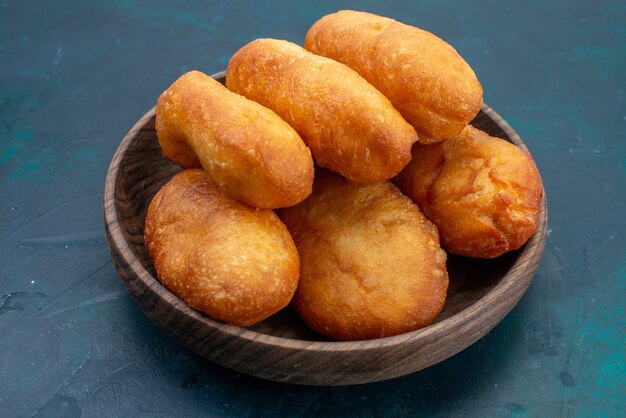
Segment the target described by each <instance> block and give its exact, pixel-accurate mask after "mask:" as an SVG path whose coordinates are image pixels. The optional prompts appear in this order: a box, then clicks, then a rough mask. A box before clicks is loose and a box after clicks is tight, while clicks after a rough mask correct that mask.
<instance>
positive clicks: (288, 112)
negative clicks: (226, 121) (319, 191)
mask: <svg viewBox="0 0 626 418" xmlns="http://www.w3.org/2000/svg"><path fill="white" fill-rule="evenodd" d="M226 86H227V87H228V88H229V89H231V90H232V91H234V92H237V93H239V94H242V95H244V96H246V97H248V98H250V99H252V100H255V101H257V102H259V103H261V104H262V105H264V106H267V107H269V108H270V109H272V110H274V111H275V112H276V113H278V114H279V115H280V116H281V117H282V118H283V119H284V120H286V121H287V122H288V123H289V124H290V125H291V126H293V127H294V128H295V129H296V131H298V133H299V134H300V135H301V136H302V139H304V141H305V142H306V144H307V145H308V146H309V147H310V148H311V152H312V153H313V156H314V157H315V159H316V161H317V163H318V165H320V166H322V167H327V168H329V169H331V170H333V171H336V172H338V173H341V174H342V175H343V176H345V177H346V178H347V179H348V180H350V181H351V182H354V183H372V182H376V181H380V180H385V179H389V178H391V177H393V176H395V175H396V174H397V173H398V172H399V171H400V170H401V169H402V168H403V167H404V166H405V165H406V164H407V163H408V161H409V159H410V158H411V145H412V144H413V143H414V142H415V141H416V140H417V135H416V133H415V130H414V129H413V128H412V127H411V125H409V124H408V123H407V122H406V121H405V120H404V119H403V118H402V116H401V115H400V113H398V111H397V110H396V109H394V108H393V106H392V105H391V103H390V102H389V100H387V98H385V97H384V96H383V95H382V94H381V93H380V92H379V91H378V90H376V89H375V88H374V87H372V85H370V84H369V83H368V82H367V81H365V80H364V79H363V78H362V77H361V76H359V75H358V74H357V73H356V72H355V71H353V70H351V69H350V68H348V67H346V66H345V65H343V64H340V63H338V62H336V61H333V60H330V59H327V58H324V57H320V56H317V55H314V54H311V53H310V52H307V51H306V50H304V49H303V48H301V47H300V46H298V45H296V44H293V43H290V42H287V41H280V40H275V39H257V40H256V41H253V42H250V43H249V44H248V45H246V46H244V47H243V48H241V49H240V50H239V51H237V53H235V55H233V57H232V58H231V60H230V63H229V64H228V70H227V73H226Z"/></svg>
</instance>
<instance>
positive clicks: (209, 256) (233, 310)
mask: <svg viewBox="0 0 626 418" xmlns="http://www.w3.org/2000/svg"><path fill="white" fill-rule="evenodd" d="M145 242H146V246H147V247H148V250H149V252H150V257H151V258H152V261H153V262H154V267H155V269H156V272H157V275H158V277H159V279H160V280H161V282H162V283H163V285H164V286H165V287H167V288H168V289H169V290H171V291H172V292H173V293H174V294H176V295H177V296H178V297H180V298H181V299H183V300H184V301H185V302H186V303H187V304H188V305H189V306H191V307H192V308H194V309H197V310H198V311H200V312H203V313H205V314H206V315H208V316H210V317H211V318H214V319H217V320H220V321H224V322H227V323H230V324H234V325H238V326H242V327H243V326H248V325H252V324H254V323H256V322H259V321H261V320H263V319H265V318H267V317H268V316H270V315H272V314H273V313H275V312H277V311H279V310H280V309H282V308H283V307H285V306H286V305H287V304H288V303H289V301H290V300H291V297H292V295H293V293H294V291H295V289H296V286H297V283H298V268H299V258H298V253H297V251H296V247H295V246H294V243H293V240H292V239H291V236H290V235H289V232H288V231H287V229H286V228H285V225H283V223H282V222H281V221H280V220H279V219H278V217H277V216H276V215H275V214H274V212H272V211H271V210H268V209H264V210H261V209H254V208H251V207H250V206H247V205H244V204H242V203H239V202H237V201H236V200H233V199H230V198H229V197H227V196H226V195H224V193H223V192H222V191H221V190H220V189H219V188H218V187H217V186H216V185H215V184H214V183H213V181H211V179H210V178H209V176H208V174H207V173H205V172H204V171H203V170H200V169H193V170H185V171H183V172H181V173H179V174H177V175H176V176H174V177H173V178H172V179H171V180H170V181H169V182H168V183H167V184H165V186H163V188H161V190H159V192H158V193H157V194H156V195H155V196H154V199H153V200H152V202H151V203H150V206H149V208H148V213H147V215H146V227H145Z"/></svg>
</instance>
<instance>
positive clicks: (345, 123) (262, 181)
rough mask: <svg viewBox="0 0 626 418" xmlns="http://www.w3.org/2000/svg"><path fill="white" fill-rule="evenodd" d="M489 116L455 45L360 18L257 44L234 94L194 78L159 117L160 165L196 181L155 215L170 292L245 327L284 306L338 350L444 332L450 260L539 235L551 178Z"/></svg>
mask: <svg viewBox="0 0 626 418" xmlns="http://www.w3.org/2000/svg"><path fill="white" fill-rule="evenodd" d="M481 105H482V87H481V85H480V83H479V82H478V80H477V79H476V76H475V74H474V72H473V71H472V69H471V68H470V66H469V65H468V64H467V63H466V62H465V61H464V60H463V58H461V57H460V56H459V54H458V53H457V52H456V51H455V50H454V49H453V48H452V47H451V46H450V45H448V44H447V43H446V42H444V41H443V40H441V39H439V38H438V37H436V36H435V35H433V34H431V33H429V32H426V31H423V30H421V29H418V28H416V27H413V26H409V25H405V24H402V23H399V22H397V21H395V20H392V19H388V18H385V17H381V16H376V15H373V14H369V13H362V12H355V11H340V12H338V13H334V14H331V15H328V16H325V17H323V18H322V19H320V20H319V21H318V22H316V23H315V24H314V25H313V26H312V27H311V28H310V30H309V32H308V33H307V35H306V40H305V43H304V48H302V47H300V46H298V45H296V44H293V43H290V42H287V41H284V40H275V39H257V40H255V41H253V42H251V43H249V44H247V45H245V46H244V47H243V48H241V49H240V50H239V51H238V52H236V53H235V54H234V56H233V57H232V58H231V60H230V63H229V65H228V69H227V72H226V86H223V85H221V84H220V83H218V82H217V81H215V80H214V79H212V78H211V77H209V76H206V75H204V74H202V73H200V72H197V71H192V72H190V73H187V74H185V75H183V76H182V77H180V78H179V79H178V80H177V81H176V82H175V83H174V84H172V85H171V86H170V87H169V88H168V89H167V90H166V91H165V92H164V93H163V94H162V95H161V96H160V98H159V100H158V103H157V108H156V129H157V137H158V140H159V143H160V145H161V148H162V151H163V156H164V157H165V158H168V159H169V160H171V161H172V162H174V163H175V164H178V165H180V166H181V167H183V168H184V169H186V170H184V171H182V172H181V173H179V174H177V175H175V176H174V177H173V178H172V179H171V180H170V181H169V182H168V183H167V184H165V186H163V188H162V189H161V190H160V191H159V192H158V193H157V194H156V195H155V197H154V199H153V200H152V202H151V204H150V206H149V208H148V212H147V215H146V224H145V241H146V245H147V247H148V250H149V253H150V256H151V258H152V260H153V262H154V266H155V269H156V272H157V275H158V277H159V279H160V280H161V282H162V283H163V284H164V285H165V286H166V287H167V288H169V289H170V290H171V291H172V292H174V293H175V294H176V295H178V296H179V297H180V298H181V299H183V300H184V301H185V302H186V303H187V304H189V306H191V307H192V308H194V309H197V310H199V311H201V312H203V313H205V314H206V315H208V316H210V317H212V318H214V319H217V320H220V321H224V322H227V323H230V324H234V325H238V326H249V325H251V324H254V323H256V322H259V321H262V320H263V319H265V318H267V317H269V316H271V315H272V314H274V313H276V312H277V311H279V310H281V309H283V308H284V307H286V306H287V305H290V306H291V307H292V308H293V309H294V310H295V311H296V312H297V313H298V315H299V316H300V317H301V318H302V320H303V321H304V322H305V323H306V324H307V325H308V326H309V327H310V328H312V329H313V330H315V331H317V332H319V333H321V334H324V335H326V336H328V337H331V338H334V339H337V340H362V339H373V338H381V337H387V336H392V335H397V334H401V333H405V332H409V331H413V330H416V329H419V328H421V327H424V326H427V325H429V324H431V323H433V322H434V321H435V319H436V318H437V316H438V315H439V313H440V312H441V310H442V309H443V306H444V303H445V300H446V292H447V288H448V273H447V270H446V259H447V254H446V252H445V251H444V250H443V249H442V247H441V245H443V246H444V247H445V248H446V249H447V250H448V251H449V252H451V253H455V254H460V255H463V256H468V257H481V258H493V257H497V256H499V255H501V254H503V253H505V252H507V251H512V250H516V249H518V248H520V247H521V246H522V245H523V244H524V243H525V242H526V241H527V240H528V238H529V237H530V236H531V235H532V234H533V232H534V231H535V229H536V227H537V218H538V215H539V212H540V201H541V198H542V190H543V189H542V185H541V179H540V177H539V173H538V171H537V168H536V167H535V164H534V162H533V160H532V158H531V157H530V155H529V154H528V153H526V152H525V151H523V150H521V149H519V148H518V147H516V146H514V145H513V144H511V143H509V142H507V141H504V140H502V139H499V138H493V137H491V136H489V135H488V134H486V133H485V132H482V131H480V130H478V129H476V128H473V127H472V126H471V125H468V124H469V122H470V121H471V120H472V119H473V118H474V117H475V115H476V114H477V112H478V111H479V110H480V107H481ZM274 210H276V212H275V211H274Z"/></svg>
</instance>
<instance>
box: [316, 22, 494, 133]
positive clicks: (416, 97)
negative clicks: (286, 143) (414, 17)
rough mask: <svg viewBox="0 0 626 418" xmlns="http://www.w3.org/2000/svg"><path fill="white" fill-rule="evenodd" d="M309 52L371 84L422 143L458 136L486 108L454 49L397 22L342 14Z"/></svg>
mask: <svg viewBox="0 0 626 418" xmlns="http://www.w3.org/2000/svg"><path fill="white" fill-rule="evenodd" d="M304 47H305V48H306V49H308V50H309V51H311V52H314V53H315V54H319V55H323V56H325V57H328V58H332V59H334V60H337V61H339V62H342V63H344V64H346V65H347V66H348V67H350V68H352V69H354V70H356V71H357V72H358V73H359V74H361V75H362V76H363V77H364V78H365V79H366V80H367V81H369V82H370V83H372V84H373V85H374V86H375V87H376V88H377V89H378V90H380V91H381V92H382V93H383V94H384V95H385V96H387V97H388V98H389V100H391V103H393V105H394V106H395V108H396V109H398V110H399V111H400V113H402V116H404V118H405V119H406V120H407V121H409V122H410V123H411V124H412V125H413V127H415V130H416V131H417V133H418V134H419V136H420V143H431V142H437V141H439V140H442V139H446V138H451V137H453V136H455V135H457V134H458V133H459V132H460V131H461V129H463V128H464V127H465V125H467V124H468V123H469V122H470V121H471V120H472V118H473V117H474V116H475V115H476V113H478V110H479V109H480V106H481V104H482V100H483V98H482V93H483V91H482V87H481V85H480V83H479V82H478V80H477V79H476V75H475V74H474V71H472V69H471V68H470V66H469V65H468V64H467V63H466V62H465V61H464V60H463V58H461V56H459V54H458V53H457V52H456V51H455V50H454V48H452V47H451V46H450V45H449V44H447V43H446V42H445V41H443V40H441V39H440V38H438V37H436V36H435V35H433V34H432V33H430V32H426V31H424V30H421V29H418V28H416V27H414V26H409V25H405V24H402V23H400V22H396V21H395V20H393V19H389V18H386V17H382V16H377V15H374V14H371V13H364V12H354V11H351V10H342V11H340V12H337V13H333V14H330V15H327V16H324V17H323V18H321V19H320V20H318V21H317V22H316V23H315V24H314V25H313V26H312V27H311V29H309V32H308V33H307V35H306V40H305V42H304Z"/></svg>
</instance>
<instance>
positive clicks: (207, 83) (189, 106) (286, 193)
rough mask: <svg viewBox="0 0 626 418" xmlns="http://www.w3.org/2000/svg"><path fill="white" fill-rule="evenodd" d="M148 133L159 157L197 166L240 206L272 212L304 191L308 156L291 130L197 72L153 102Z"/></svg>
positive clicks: (297, 199) (310, 173)
mask: <svg viewBox="0 0 626 418" xmlns="http://www.w3.org/2000/svg"><path fill="white" fill-rule="evenodd" d="M156 129H157V136H158V138H159V143H160V144H161V148H162V150H163V156H164V157H166V158H168V159H170V160H171V161H173V162H174V163H176V164H178V165H180V166H181V167H183V168H195V167H200V166H202V167H203V168H204V169H205V170H206V172H207V173H208V174H209V176H210V177H211V179H213V181H214V182H215V184H217V185H218V186H219V187H220V188H221V189H223V190H224V192H226V194H228V195H229V196H230V197H232V198H234V199H237V200H239V201H240V202H244V203H247V204H248V205H251V206H255V207H258V208H279V207H285V206H291V205H294V204H296V203H298V202H300V201H302V200H304V199H305V198H306V197H307V196H308V195H309V194H310V193H311V185H312V183H313V159H312V157H311V152H310V151H309V149H308V148H307V147H306V145H305V144H304V142H302V139H301V138H300V136H299V135H298V134H297V133H296V131H294V130H293V128H292V127H291V126H289V125H288V124H287V123H286V122H285V121H283V120H282V119H281V118H280V117H279V116H278V115H276V114H275V113H274V112H272V111H271V110H269V109H267V108H265V107H263V106H261V105H260V104H258V103H256V102H253V101H251V100H248V99H246V98H245V97H242V96H240V95H238V94H235V93H233V92H231V91H229V90H228V89H227V88H225V87H224V86H223V85H221V84H220V83H219V82H217V81H216V80H214V79H213V78H212V77H209V76H208V75H206V74H203V73H201V72H199V71H190V72H188V73H187V74H184V75H183V76H182V77H180V78H179V79H178V80H177V81H176V82H175V83H174V84H172V85H171V86H170V87H169V88H168V89H167V90H166V91H165V92H164V93H163V94H162V95H161V97H159V101H158V103H157V107H156Z"/></svg>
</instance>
